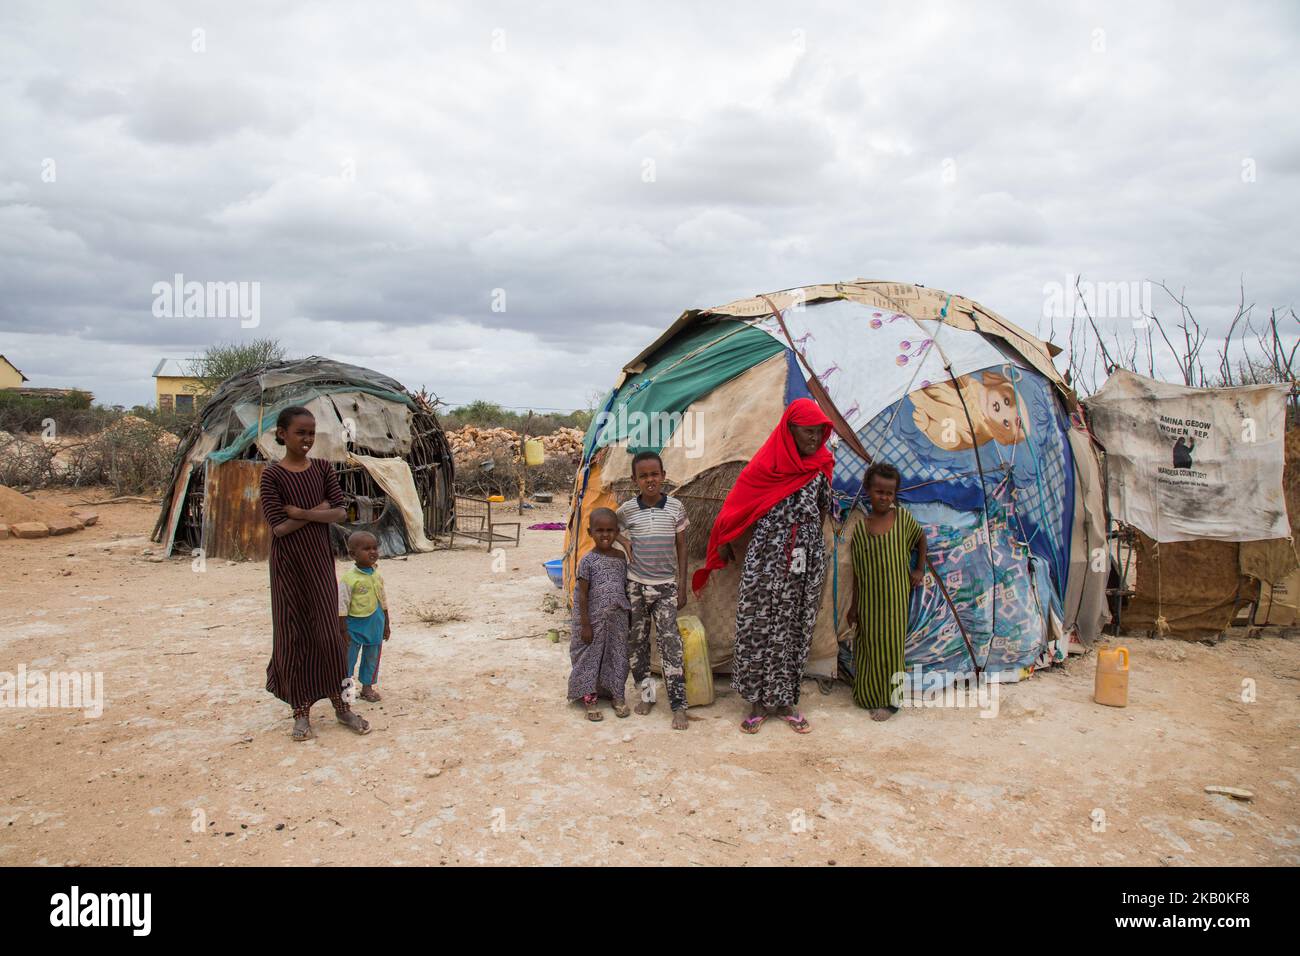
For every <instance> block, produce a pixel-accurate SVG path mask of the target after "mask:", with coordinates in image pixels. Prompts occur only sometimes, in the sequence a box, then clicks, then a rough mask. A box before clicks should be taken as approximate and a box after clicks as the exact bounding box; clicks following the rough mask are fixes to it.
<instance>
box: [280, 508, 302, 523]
mask: <svg viewBox="0 0 1300 956" xmlns="http://www.w3.org/2000/svg"><path fill="white" fill-rule="evenodd" d="M284 513H285V516H286V517H289V518H292V519H293V520H294V521H305V520H306V518H307V512H305V511H303V510H302V509H301V508H299V507H298V506H297V505H285V506H284Z"/></svg>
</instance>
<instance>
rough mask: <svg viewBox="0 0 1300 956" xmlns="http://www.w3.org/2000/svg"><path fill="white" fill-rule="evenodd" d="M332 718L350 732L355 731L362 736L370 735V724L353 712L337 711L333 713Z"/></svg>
mask: <svg viewBox="0 0 1300 956" xmlns="http://www.w3.org/2000/svg"><path fill="white" fill-rule="evenodd" d="M334 716H335V717H337V718H338V719H339V723H340V724H342V725H343V726H344V727H346V728H348V729H349V730H351V731H355V732H356V733H358V734H361V735H362V736H365V735H366V734H368V733H370V723H369V722H368V721H367V720H366V719H365V718H364V717H362V716H361V715H360V714H358V713H356V712H355V711H351V710H339V711H335V712H334Z"/></svg>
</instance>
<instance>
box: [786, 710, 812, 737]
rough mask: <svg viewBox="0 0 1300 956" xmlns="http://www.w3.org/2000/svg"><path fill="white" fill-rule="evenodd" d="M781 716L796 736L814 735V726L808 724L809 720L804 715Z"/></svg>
mask: <svg viewBox="0 0 1300 956" xmlns="http://www.w3.org/2000/svg"><path fill="white" fill-rule="evenodd" d="M780 716H781V719H782V720H784V721H785V722H786V723H787V724H789V725H790V729H791V730H793V731H794V732H795V733H796V734H810V733H812V725H810V724H809V723H808V719H807V718H806V717H804V715H803V714H781V715H780Z"/></svg>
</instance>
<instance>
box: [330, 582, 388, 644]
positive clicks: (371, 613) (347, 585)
mask: <svg viewBox="0 0 1300 956" xmlns="http://www.w3.org/2000/svg"><path fill="white" fill-rule="evenodd" d="M387 613H388V596H387V595H386V594H384V579H383V577H381V576H380V574H379V571H378V570H377V569H375V568H362V567H357V566H355V565H354V566H353V567H352V568H350V569H349V570H347V571H345V572H343V576H342V577H341V578H339V617H346V618H347V619H348V634H349V635H351V637H352V640H354V641H356V642H357V643H358V644H382V643H383V641H384V623H385V622H386V621H387Z"/></svg>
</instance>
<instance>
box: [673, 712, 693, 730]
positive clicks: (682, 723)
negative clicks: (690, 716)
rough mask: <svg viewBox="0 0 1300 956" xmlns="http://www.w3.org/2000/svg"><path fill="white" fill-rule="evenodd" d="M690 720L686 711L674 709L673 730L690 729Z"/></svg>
mask: <svg viewBox="0 0 1300 956" xmlns="http://www.w3.org/2000/svg"><path fill="white" fill-rule="evenodd" d="M690 727H691V724H690V721H688V720H687V719H686V711H684V710H674V711H673V730H690Z"/></svg>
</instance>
